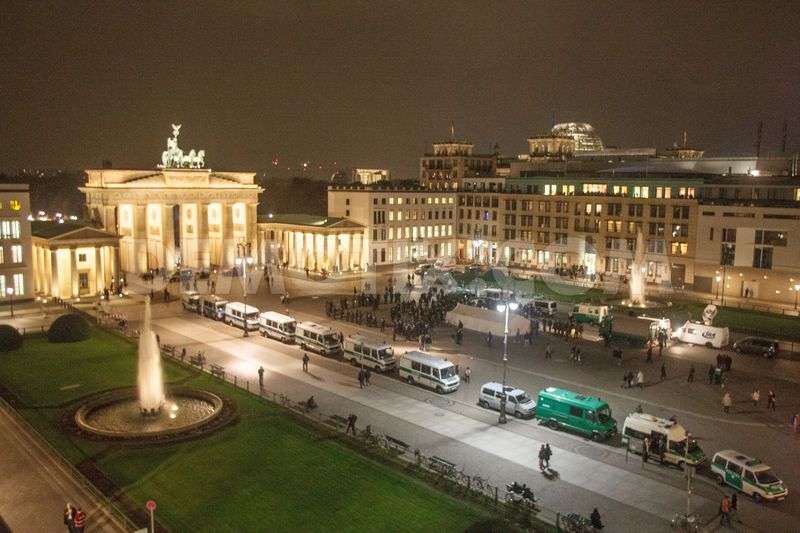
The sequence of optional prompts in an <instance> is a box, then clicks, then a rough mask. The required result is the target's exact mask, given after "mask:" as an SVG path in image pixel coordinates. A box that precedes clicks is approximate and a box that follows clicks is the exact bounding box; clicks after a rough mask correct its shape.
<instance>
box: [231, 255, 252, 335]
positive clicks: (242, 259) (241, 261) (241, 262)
mask: <svg viewBox="0 0 800 533" xmlns="http://www.w3.org/2000/svg"><path fill="white" fill-rule="evenodd" d="M234 263H235V264H236V266H237V267H238V266H241V267H242V292H243V293H244V328H243V329H244V336H245V337H247V336H249V335H250V334H249V333H248V331H247V265H252V264H253V258H252V257H250V243H249V242H240V243H238V244H237V245H236V259H235V260H234Z"/></svg>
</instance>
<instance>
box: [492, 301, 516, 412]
mask: <svg viewBox="0 0 800 533" xmlns="http://www.w3.org/2000/svg"><path fill="white" fill-rule="evenodd" d="M518 307H519V304H518V303H517V302H515V301H514V299H513V298H505V299H503V302H502V303H500V304H497V310H498V311H500V312H501V313H505V328H504V329H503V395H502V396H501V397H500V418H499V419H498V420H497V421H498V422H499V423H501V424H505V423H506V422H507V421H508V420H507V419H506V372H507V370H508V312H509V311H516V310H517V308H518Z"/></svg>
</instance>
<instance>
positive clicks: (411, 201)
mask: <svg viewBox="0 0 800 533" xmlns="http://www.w3.org/2000/svg"><path fill="white" fill-rule="evenodd" d="M387 202H388V203H389V205H395V204H397V205H403V204H406V205H417V204H423V205H425V204H426V203H427V204H430V205H435V204H452V203H453V197H452V196H450V197H448V198H440V197H438V196H429V197H427V198H425V197H422V198H419V197H416V196H414V197H413V198H411V197H408V198H405V199H404V198H403V197H401V196H398V197H397V199H396V200H395V197H394V196H390V197H389V198H388V199H387V198H386V197H383V198H373V199H372V205H378V204H379V203H380V204H381V205H386V203H387ZM344 203H345V205H350V198H345V201H344Z"/></svg>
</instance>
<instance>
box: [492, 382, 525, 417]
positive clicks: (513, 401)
mask: <svg viewBox="0 0 800 533" xmlns="http://www.w3.org/2000/svg"><path fill="white" fill-rule="evenodd" d="M502 390H503V385H502V384H501V383H497V382H495V381H490V382H489V383H485V384H484V385H483V386H482V387H481V392H480V397H479V398H478V405H480V406H481V407H483V408H484V409H497V410H498V411H499V410H500V400H501V398H502V397H503V393H502V392H501V391H502ZM505 392H506V413H509V414H513V415H514V416H515V417H517V418H525V417H531V416H533V415H535V414H536V402H535V401H534V400H533V399H532V398H531V397H530V396H528V393H526V392H525V391H524V390H522V389H518V388H516V387H511V386H508V385H506V388H505Z"/></svg>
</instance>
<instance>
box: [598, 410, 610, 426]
mask: <svg viewBox="0 0 800 533" xmlns="http://www.w3.org/2000/svg"><path fill="white" fill-rule="evenodd" d="M597 419H598V420H600V422H602V423H606V422H609V421H611V409H609V408H608V407H605V408H603V409H600V410H599V411H597Z"/></svg>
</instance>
